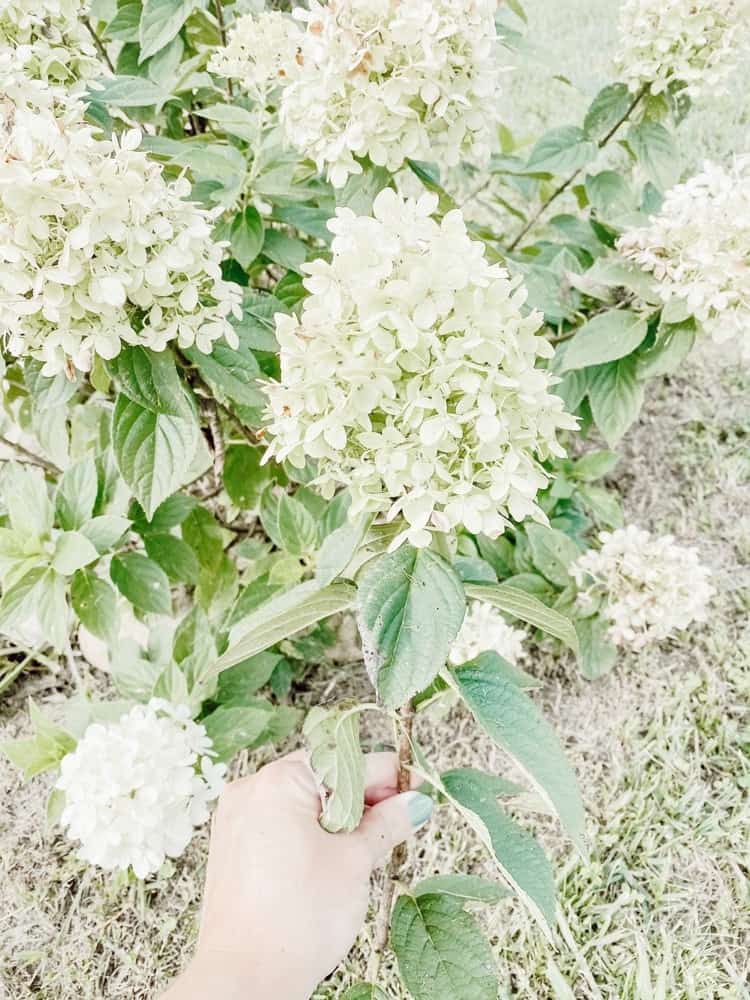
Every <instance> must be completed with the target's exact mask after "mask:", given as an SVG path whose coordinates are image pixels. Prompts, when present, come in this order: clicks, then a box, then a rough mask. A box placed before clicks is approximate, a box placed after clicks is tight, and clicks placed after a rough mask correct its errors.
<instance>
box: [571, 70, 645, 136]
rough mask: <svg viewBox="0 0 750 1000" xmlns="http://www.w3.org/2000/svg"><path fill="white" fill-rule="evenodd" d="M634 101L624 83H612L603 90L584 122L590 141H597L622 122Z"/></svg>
mask: <svg viewBox="0 0 750 1000" xmlns="http://www.w3.org/2000/svg"><path fill="white" fill-rule="evenodd" d="M632 100H633V95H632V94H631V93H630V91H629V90H628V88H627V86H626V85H625V84H624V83H612V84H609V86H607V87H604V88H602V90H600V91H599V93H598V94H597V95H596V97H595V98H594V100H593V101H592V102H591V106H590V107H589V109H588V111H587V112H586V117H585V119H584V121H583V130H584V132H585V133H586V135H587V136H588V138H589V139H596V140H597V141H598V140H600V139H603V138H604V136H605V135H606V134H607V133H608V132H609V131H610V130H611V129H613V128H614V127H615V125H617V123H618V122H619V121H621V120H622V118H623V117H624V115H625V114H626V112H627V110H628V108H629V107H630V104H631V102H632Z"/></svg>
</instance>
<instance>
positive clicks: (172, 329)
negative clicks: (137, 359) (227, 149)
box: [0, 81, 241, 375]
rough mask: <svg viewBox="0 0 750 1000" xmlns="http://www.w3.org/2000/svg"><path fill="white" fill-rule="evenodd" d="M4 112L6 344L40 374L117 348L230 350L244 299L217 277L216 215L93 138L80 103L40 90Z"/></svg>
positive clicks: (180, 184)
mask: <svg viewBox="0 0 750 1000" xmlns="http://www.w3.org/2000/svg"><path fill="white" fill-rule="evenodd" d="M36 83H37V82H36V81H29V86H28V87H25V88H22V87H20V86H19V87H16V88H15V89H14V88H11V89H10V91H9V93H8V94H7V95H6V100H5V101H4V102H2V103H0V298H1V299H2V311H1V312H0V340H2V342H3V344H4V345H5V347H6V348H7V350H8V351H9V352H10V353H11V354H13V355H16V356H24V355H31V356H32V357H35V358H37V359H38V360H40V361H43V362H44V369H43V371H44V374H45V375H55V374H56V373H58V372H60V371H63V370H65V369H66V368H67V369H69V368H70V365H71V364H72V366H74V367H75V368H77V369H79V370H81V371H88V370H89V369H90V368H91V364H92V360H93V355H94V354H98V355H100V356H101V357H103V358H112V357H114V356H115V355H116V354H117V353H118V352H119V351H120V348H121V346H122V344H123V343H125V344H141V345H143V346H145V347H150V348H153V349H154V350H157V351H159V350H163V349H164V348H165V347H166V345H167V344H168V343H169V342H170V341H172V340H176V341H177V343H178V344H179V345H180V346H181V347H189V346H192V345H193V344H195V345H196V346H197V347H198V348H199V349H200V350H201V351H204V352H209V351H210V350H211V347H212V344H213V343H214V341H216V340H218V339H219V338H220V337H224V338H226V340H227V341H228V342H229V343H233V344H235V345H236V343H237V340H236V334H235V332H234V329H233V327H232V325H231V322H230V316H231V315H235V316H236V317H238V318H239V317H240V316H241V306H240V302H241V289H240V288H239V286H237V285H235V284H233V283H231V282H227V281H225V280H224V279H223V277H222V274H221V267H220V263H221V257H222V244H220V243H214V242H213V241H212V238H211V232H212V223H213V219H214V217H215V213H214V212H213V211H207V210H205V209H203V208H201V207H199V206H198V205H196V204H194V203H193V202H190V201H188V200H186V199H187V196H188V195H189V194H190V184H189V183H188V181H187V179H186V178H179V179H177V180H175V181H167V180H166V179H165V178H164V175H163V172H162V168H161V166H160V165H159V164H156V163H154V162H152V161H150V160H149V159H148V157H147V156H146V154H145V153H143V152H139V151H138V150H137V147H138V146H139V144H140V141H141V134H140V132H138V131H137V130H131V131H128V132H126V133H125V134H124V135H122V136H121V137H119V138H116V137H113V138H112V139H101V138H98V137H97V135H96V130H95V129H94V128H92V127H91V126H89V125H88V124H86V123H85V122H84V120H83V117H82V116H83V106H82V105H81V104H78V103H75V102H70V101H64V100H61V99H60V98H59V95H58V94H56V93H55V92H52V91H45V90H44V88H42V89H41V90H40V89H33V85H34V84H36Z"/></svg>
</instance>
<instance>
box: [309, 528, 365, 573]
mask: <svg viewBox="0 0 750 1000" xmlns="http://www.w3.org/2000/svg"><path fill="white" fill-rule="evenodd" d="M370 521H371V518H370V517H369V516H368V515H366V514H363V515H361V516H360V517H358V518H357V520H356V521H354V522H352V521H345V522H344V523H343V524H342V525H341V526H340V527H338V528H335V529H334V530H333V531H331V532H330V534H328V535H326V537H325V538H324V540H323V544H322V545H321V547H320V551H319V552H318V555H317V558H316V560H315V579H316V580H317V581H318V583H319V584H320V586H321V587H325V586H327V585H328V584H329V583H332V582H333V581H334V580H335V579H336V577H337V576H339V575H340V574H341V573H343V572H344V570H345V569H346V567H347V566H348V565H349V563H350V562H351V560H352V558H353V557H354V554H355V552H356V551H357V549H358V548H359V546H360V545H361V544H362V541H363V540H364V537H365V535H366V534H367V529H368V527H369V526H370Z"/></svg>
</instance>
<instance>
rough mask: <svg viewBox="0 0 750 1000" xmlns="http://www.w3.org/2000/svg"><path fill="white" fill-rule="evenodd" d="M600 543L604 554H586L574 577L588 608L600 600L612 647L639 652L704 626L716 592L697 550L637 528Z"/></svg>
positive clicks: (573, 570)
mask: <svg viewBox="0 0 750 1000" xmlns="http://www.w3.org/2000/svg"><path fill="white" fill-rule="evenodd" d="M599 538H600V541H601V543H602V544H601V548H600V549H599V550H598V551H597V550H594V549H591V550H589V551H588V552H585V553H584V554H583V555H582V556H581V557H580V559H577V560H576V562H575V563H573V565H572V567H571V571H570V572H571V575H572V576H573V578H574V579H575V581H576V584H577V586H578V587H579V588H581V593H580V594H579V602H580V603H581V605H582V606H583V607H584V608H588V607H591V605H592V604H593V603H594V602H595V600H596V599H597V598H600V599H602V601H603V603H602V609H601V613H602V614H603V615H604V617H605V618H607V619H608V620H609V621H610V622H611V623H612V625H611V628H610V632H609V634H610V638H611V639H612V641H613V642H614V643H616V644H617V645H618V646H624V645H629V646H632V647H633V649H635V650H636V651H637V650H640V649H643V647H644V646H646V645H647V644H648V643H649V642H657V641H658V640H660V639H665V638H666V637H667V636H669V635H671V633H672V632H674V631H675V629H684V628H687V627H688V625H690V624H691V622H694V621H699V622H700V621H705V620H706V608H707V604H708V601H709V600H710V598H711V596H712V595H713V593H714V589H713V587H712V586H711V585H710V584H709V582H708V580H709V577H710V571H709V570H708V569H706V568H705V567H704V566H701V564H700V560H699V558H698V552H697V551H696V549H692V548H684V547H683V546H680V545H676V544H675V542H674V538H673V537H672V536H671V535H663V536H661V537H659V538H655V537H653V536H652V535H651V534H650V533H649V532H648V531H644V530H642V529H640V528H638V527H636V526H635V525H629V526H628V527H627V528H618V529H617V530H616V531H612V532H608V531H603V532H602V533H601V534H600V536H599Z"/></svg>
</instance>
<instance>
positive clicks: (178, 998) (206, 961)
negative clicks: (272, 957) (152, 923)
mask: <svg viewBox="0 0 750 1000" xmlns="http://www.w3.org/2000/svg"><path fill="white" fill-rule="evenodd" d="M314 987H315V984H314V983H312V984H311V983H310V982H309V980H307V981H305V977H304V976H301V975H300V974H299V973H298V971H297V970H295V969H294V968H290V967H289V965H288V964H285V963H284V961H283V956H282V957H280V958H279V960H278V961H276V962H274V963H273V964H272V965H271V964H270V963H269V961H268V960H264V959H255V960H254V959H251V958H245V957H244V956H239V955H236V954H234V953H233V952H222V951H210V950H204V949H200V950H199V951H198V952H197V954H196V955H195V957H194V958H193V960H192V961H191V963H190V965H189V966H188V967H187V969H186V970H185V971H184V972H183V973H182V975H181V976H180V977H179V978H178V979H176V980H175V982H174V983H172V985H171V986H170V987H169V989H168V990H167V992H166V993H165V994H164V995H163V997H162V1000H205V998H206V997H210V996H216V997H221V1000H309V998H310V996H311V994H312V992H313V989H314Z"/></svg>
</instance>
